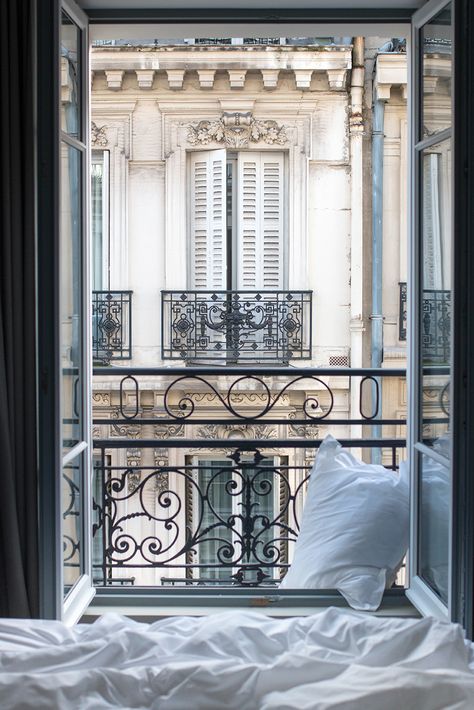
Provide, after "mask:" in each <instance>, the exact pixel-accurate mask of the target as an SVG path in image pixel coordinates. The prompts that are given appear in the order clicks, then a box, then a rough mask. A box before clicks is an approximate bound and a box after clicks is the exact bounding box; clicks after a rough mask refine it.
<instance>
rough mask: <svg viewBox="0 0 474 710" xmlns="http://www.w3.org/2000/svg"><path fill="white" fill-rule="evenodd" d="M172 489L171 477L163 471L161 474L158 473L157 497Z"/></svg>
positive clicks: (156, 477) (156, 475) (156, 476)
mask: <svg viewBox="0 0 474 710" xmlns="http://www.w3.org/2000/svg"><path fill="white" fill-rule="evenodd" d="M169 489H170V481H169V475H168V473H165V472H164V471H162V472H161V473H160V472H159V473H156V474H155V493H156V494H157V495H160V494H161V493H165V492H166V491H169Z"/></svg>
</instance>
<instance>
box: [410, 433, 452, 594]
mask: <svg viewBox="0 0 474 710" xmlns="http://www.w3.org/2000/svg"><path fill="white" fill-rule="evenodd" d="M446 445H447V435H444V437H441V438H440V439H438V441H437V442H436V443H435V447H434V448H435V451H437V453H440V454H441V455H444V453H445V448H446ZM450 490H451V485H450V472H449V469H448V468H447V467H446V466H443V465H442V464H441V463H438V462H437V461H434V460H433V459H432V458H431V457H429V456H425V455H423V456H421V460H420V478H419V515H420V518H419V519H420V528H419V570H418V573H419V575H420V576H421V577H423V579H424V580H425V582H427V584H428V585H429V586H430V587H431V589H433V591H434V592H436V594H437V595H438V596H439V597H440V598H441V599H442V601H443V602H445V603H446V604H447V602H448V571H449V567H448V563H449V502H450V495H451V493H450Z"/></svg>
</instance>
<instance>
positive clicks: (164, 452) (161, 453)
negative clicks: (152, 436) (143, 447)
mask: <svg viewBox="0 0 474 710" xmlns="http://www.w3.org/2000/svg"><path fill="white" fill-rule="evenodd" d="M153 459H154V462H155V466H160V467H161V466H168V465H169V451H168V449H153Z"/></svg>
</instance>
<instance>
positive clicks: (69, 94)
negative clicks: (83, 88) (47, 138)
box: [61, 12, 81, 138]
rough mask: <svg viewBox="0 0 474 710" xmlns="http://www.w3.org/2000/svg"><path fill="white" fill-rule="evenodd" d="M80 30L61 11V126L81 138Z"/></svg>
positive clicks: (65, 130) (70, 133) (66, 131)
mask: <svg viewBox="0 0 474 710" xmlns="http://www.w3.org/2000/svg"><path fill="white" fill-rule="evenodd" d="M80 46H81V45H80V30H79V29H78V27H77V26H76V25H75V24H74V23H73V21H72V20H71V19H70V18H69V17H68V16H67V15H66V13H65V12H62V13H61V128H62V130H63V131H64V132H65V133H68V134H69V135H70V136H74V137H75V138H80V137H81V135H80V133H81V125H80V123H81V121H80V65H79V52H80Z"/></svg>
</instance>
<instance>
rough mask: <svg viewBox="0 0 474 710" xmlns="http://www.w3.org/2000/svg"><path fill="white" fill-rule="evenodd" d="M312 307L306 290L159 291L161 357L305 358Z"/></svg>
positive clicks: (309, 345)
mask: <svg viewBox="0 0 474 710" xmlns="http://www.w3.org/2000/svg"><path fill="white" fill-rule="evenodd" d="M311 303H312V293H311V292H309V291H266V290H265V291H263V290H262V291H261V292H260V291H253V292H247V291H163V292H162V315H163V318H162V324H163V326H162V328H163V330H162V342H163V348H162V355H163V358H164V359H171V360H172V359H184V360H192V359H197V358H202V357H209V356H210V355H213V356H215V355H219V357H221V358H224V357H227V358H229V359H231V360H235V361H256V360H267V361H272V362H274V361H276V362H287V361H289V360H291V359H308V358H310V357H311Z"/></svg>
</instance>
